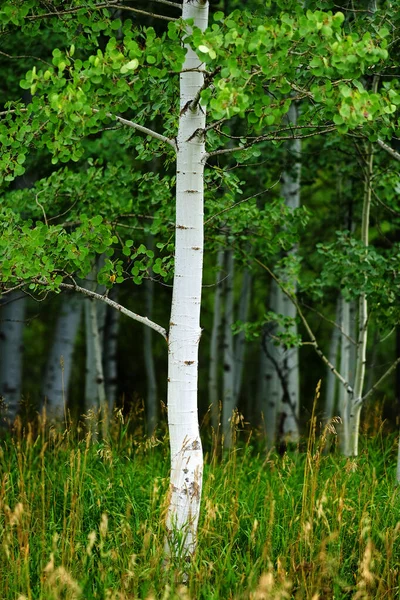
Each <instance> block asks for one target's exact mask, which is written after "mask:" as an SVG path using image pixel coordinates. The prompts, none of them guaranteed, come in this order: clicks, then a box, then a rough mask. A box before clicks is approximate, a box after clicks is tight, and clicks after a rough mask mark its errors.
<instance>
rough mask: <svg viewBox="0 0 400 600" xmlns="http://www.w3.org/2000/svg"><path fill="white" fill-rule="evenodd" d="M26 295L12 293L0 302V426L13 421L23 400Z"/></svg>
mask: <svg viewBox="0 0 400 600" xmlns="http://www.w3.org/2000/svg"><path fill="white" fill-rule="evenodd" d="M25 305H26V296H25V295H24V294H21V293H19V292H12V293H11V294H9V295H6V296H4V298H3V299H2V300H1V302H0V396H1V398H2V405H1V406H0V408H1V413H2V419H1V420H0V427H1V426H2V425H3V424H10V425H12V423H14V421H15V417H16V416H17V413H18V408H19V403H20V400H21V387H22V357H23V333H24V318H25Z"/></svg>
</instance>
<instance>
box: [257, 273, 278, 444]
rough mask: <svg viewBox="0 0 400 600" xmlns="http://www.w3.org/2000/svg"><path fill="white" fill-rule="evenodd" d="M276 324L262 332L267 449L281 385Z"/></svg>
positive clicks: (274, 298)
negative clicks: (274, 340) (274, 338)
mask: <svg viewBox="0 0 400 600" xmlns="http://www.w3.org/2000/svg"><path fill="white" fill-rule="evenodd" d="M278 294H279V286H278V285H277V284H276V283H275V281H272V282H271V291H270V301H269V306H270V309H271V310H272V311H273V312H277V308H278ZM276 331H277V326H276V325H272V326H271V327H270V329H269V330H268V331H265V332H264V333H263V339H262V351H263V353H264V355H265V357H266V363H265V371H264V378H265V384H266V385H265V396H264V398H263V399H262V403H261V406H262V413H263V415H264V424H265V434H266V445H267V450H270V449H271V448H273V447H274V446H275V442H276V434H277V417H278V410H279V406H280V399H281V394H282V387H281V383H280V380H279V376H278V369H277V366H278V365H279V364H280V361H281V348H280V347H279V346H276V345H275V344H274V343H273V341H272V337H273V336H274V335H275V334H276Z"/></svg>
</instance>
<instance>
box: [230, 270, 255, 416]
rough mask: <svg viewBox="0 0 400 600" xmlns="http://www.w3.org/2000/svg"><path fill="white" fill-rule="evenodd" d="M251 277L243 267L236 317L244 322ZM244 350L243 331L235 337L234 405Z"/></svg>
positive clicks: (236, 401)
mask: <svg viewBox="0 0 400 600" xmlns="http://www.w3.org/2000/svg"><path fill="white" fill-rule="evenodd" d="M251 283H252V277H251V273H250V271H249V269H245V270H244V273H243V278H242V290H241V294H240V300H239V310H238V319H239V321H241V322H242V323H245V322H246V321H247V318H248V313H249V306H250V296H251ZM245 352H246V336H245V333H244V331H241V332H240V333H238V334H237V335H236V337H235V389H234V396H235V405H236V406H237V405H238V403H239V396H240V392H241V389H242V378H243V370H244V360H245Z"/></svg>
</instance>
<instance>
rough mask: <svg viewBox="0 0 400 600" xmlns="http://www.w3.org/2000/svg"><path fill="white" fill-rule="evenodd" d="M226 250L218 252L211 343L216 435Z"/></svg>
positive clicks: (210, 391)
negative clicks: (223, 275) (222, 272)
mask: <svg viewBox="0 0 400 600" xmlns="http://www.w3.org/2000/svg"><path fill="white" fill-rule="evenodd" d="M224 254H225V253H224V250H222V249H220V250H218V254H217V275H216V282H215V294H214V314H213V325H212V331H211V342H210V369H209V376H208V401H209V404H210V406H211V424H212V427H213V429H214V432H215V433H218V431H219V424H220V396H219V390H218V371H219V369H218V366H219V349H220V335H221V305H222V294H223V283H222V282H221V271H222V268H223V265H224Z"/></svg>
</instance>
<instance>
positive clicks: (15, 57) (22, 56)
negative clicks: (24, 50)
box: [0, 50, 52, 67]
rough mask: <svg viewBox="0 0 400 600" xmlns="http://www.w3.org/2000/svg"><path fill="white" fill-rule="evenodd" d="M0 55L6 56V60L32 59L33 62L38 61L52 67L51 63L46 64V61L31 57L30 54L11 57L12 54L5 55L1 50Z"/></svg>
mask: <svg viewBox="0 0 400 600" xmlns="http://www.w3.org/2000/svg"><path fill="white" fill-rule="evenodd" d="M0 54H1V55H2V56H6V57H7V58H12V59H18V58H34V59H35V60H39V61H40V62H42V63H44V64H45V65H48V66H49V67H51V66H52V64H51V63H49V62H47V60H43V58H40V57H39V56H32V55H30V54H20V55H15V56H13V55H12V54H7V52H3V51H2V50H0Z"/></svg>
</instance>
